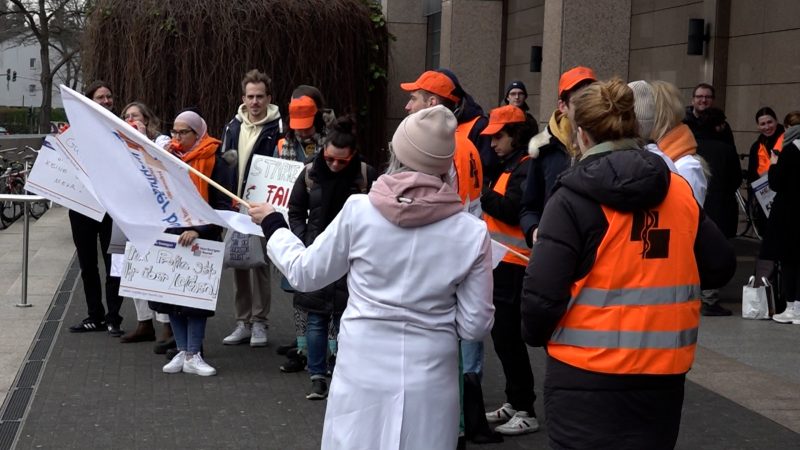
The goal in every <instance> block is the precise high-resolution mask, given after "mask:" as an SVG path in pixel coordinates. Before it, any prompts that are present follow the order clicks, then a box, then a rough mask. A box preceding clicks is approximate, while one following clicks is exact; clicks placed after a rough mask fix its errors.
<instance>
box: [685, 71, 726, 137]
mask: <svg viewBox="0 0 800 450" xmlns="http://www.w3.org/2000/svg"><path fill="white" fill-rule="evenodd" d="M715 92H716V91H715V90H714V86H711V85H710V84H708V83H700V84H698V85H697V86H695V87H694V90H693V91H692V104H691V105H689V106H687V107H686V117H684V118H683V123H685V124H686V125H688V126H689V129H691V130H692V134H694V135H695V138H696V137H697V134H698V132H699V131H700V128H701V125H700V114H701V113H702V112H703V111H705V110H707V109H708V108H711V107H712V106H714V98H715V96H716V93H715ZM718 136H719V138H720V140H722V141H723V142H725V143H726V144H730V145H733V146H734V147H736V143H735V142H734V141H733V132H732V131H731V126H730V125H729V124H728V122H725V127H724V128H723V129H722V130H721V131H720V132H719V133H718Z"/></svg>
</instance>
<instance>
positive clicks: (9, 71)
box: [6, 69, 11, 81]
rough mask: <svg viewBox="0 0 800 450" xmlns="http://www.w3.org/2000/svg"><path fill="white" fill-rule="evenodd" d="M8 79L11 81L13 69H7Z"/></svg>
mask: <svg viewBox="0 0 800 450" xmlns="http://www.w3.org/2000/svg"><path fill="white" fill-rule="evenodd" d="M6 81H11V69H6Z"/></svg>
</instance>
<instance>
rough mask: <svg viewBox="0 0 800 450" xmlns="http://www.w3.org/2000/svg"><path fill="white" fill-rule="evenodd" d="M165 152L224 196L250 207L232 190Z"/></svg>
mask: <svg viewBox="0 0 800 450" xmlns="http://www.w3.org/2000/svg"><path fill="white" fill-rule="evenodd" d="M167 153H168V154H169V155H170V156H172V157H174V158H176V159H178V160H179V161H181V162H182V163H184V164H186V167H188V168H189V171H190V172H192V173H193V174H195V175H197V176H198V177H200V179H202V180H203V181H205V182H206V183H208V184H210V185H211V186H214V187H215V188H217V190H218V191H220V192H222V193H223V194H225V195H226V196H228V197H230V198H231V200H235V201H237V202H239V203H241V204H243V205H245V206H247V207H248V208H250V204H249V203H247V202H246V201H244V200H242V199H241V198H239V197H238V196H236V194H234V193H233V192H231V191H229V190H227V189H225V188H224V187H222V186H220V185H219V183H217V182H216V181H214V180H212V179H211V178H209V177H207V176H206V175H205V174H204V173H203V172H200V171H199V170H197V169H195V168H194V167H192V166H191V165H190V164H187V163H186V162H184V161H183V160H181V159H180V158H178V157H177V156H175V155H173V154H172V153H169V152H167Z"/></svg>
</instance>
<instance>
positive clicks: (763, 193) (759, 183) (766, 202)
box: [750, 174, 775, 217]
mask: <svg viewBox="0 0 800 450" xmlns="http://www.w3.org/2000/svg"><path fill="white" fill-rule="evenodd" d="M750 187H752V188H753V192H754V193H755V194H756V199H757V200H758V204H759V205H761V209H763V210H764V214H766V216H767V217H769V212H770V211H771V210H772V200H774V199H775V191H773V190H772V189H770V188H769V176H768V175H767V174H764V176H763V177H761V178H759V179H757V180H756V181H753V182H752V183H751V184H750Z"/></svg>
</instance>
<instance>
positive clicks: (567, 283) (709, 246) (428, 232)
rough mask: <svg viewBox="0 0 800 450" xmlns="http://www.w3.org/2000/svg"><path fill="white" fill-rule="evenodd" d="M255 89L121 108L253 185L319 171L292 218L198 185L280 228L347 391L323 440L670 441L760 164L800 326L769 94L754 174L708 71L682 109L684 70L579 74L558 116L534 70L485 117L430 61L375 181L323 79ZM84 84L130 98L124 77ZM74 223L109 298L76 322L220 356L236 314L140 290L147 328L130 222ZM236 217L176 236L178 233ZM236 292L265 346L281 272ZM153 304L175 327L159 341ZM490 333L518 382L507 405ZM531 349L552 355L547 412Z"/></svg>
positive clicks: (231, 340) (172, 144) (781, 155)
mask: <svg viewBox="0 0 800 450" xmlns="http://www.w3.org/2000/svg"><path fill="white" fill-rule="evenodd" d="M241 88H242V104H241V106H240V107H239V108H238V109H237V111H236V113H235V115H234V118H233V119H232V120H231V121H230V122H229V123H228V124H227V125H226V127H225V129H224V130H223V132H222V134H221V137H220V139H216V138H214V137H212V136H211V134H209V130H208V129H207V126H206V123H205V121H204V120H203V118H202V111H201V109H196V108H187V109H185V110H184V111H182V112H181V113H180V114H179V115H178V116H177V117H175V119H174V120H173V122H172V128H171V130H170V135H171V139H169V138H168V137H166V136H164V135H162V134H161V130H162V129H161V127H160V121H159V119H158V117H157V116H156V115H155V114H154V113H153V111H151V110H150V109H149V108H148V107H147V106H146V105H145V104H143V103H141V102H132V103H130V104H129V105H127V106H126V107H125V108H124V110H123V111H122V115H121V118H123V119H124V120H126V121H127V122H128V123H129V124H131V126H132V127H134V128H135V129H137V130H138V131H140V132H141V133H143V134H145V135H146V136H147V137H148V138H149V139H151V140H152V141H154V142H155V143H156V144H157V145H159V146H161V147H163V148H164V149H166V150H168V151H169V152H170V153H172V154H173V155H175V156H176V157H178V158H180V159H182V160H183V161H184V162H186V163H188V164H190V165H191V166H192V167H194V168H195V169H197V170H199V171H200V172H202V173H203V174H205V175H206V176H208V177H209V178H211V179H212V180H214V181H215V182H218V183H219V184H221V185H223V186H225V187H227V188H228V189H229V190H231V191H232V192H233V193H235V194H237V195H241V194H242V191H243V190H244V188H245V182H246V177H247V174H248V173H249V166H250V164H251V162H252V158H253V155H264V156H272V157H275V158H282V159H288V160H293V161H299V162H302V163H304V164H305V167H304V168H303V170H302V171H301V173H300V175H299V176H298V178H297V180H296V182H295V184H294V187H293V189H292V194H291V198H290V199H289V213H288V218H289V220H288V222H287V221H286V220H285V219H284V216H282V215H281V214H278V213H276V212H275V211H274V209H273V208H272V207H271V206H270V205H268V204H258V203H254V204H251V205H249V208H248V207H247V205H232V204H231V202H230V201H229V200H227V199H226V198H225V197H223V196H222V195H221V194H220V193H219V192H217V191H216V190H215V189H213V188H211V187H209V185H208V183H207V182H206V181H205V180H203V179H202V178H198V177H196V176H194V175H193V176H192V181H193V182H194V183H195V186H196V187H197V189H198V192H199V193H200V194H201V195H202V196H203V198H204V199H206V201H208V202H209V204H210V205H212V206H213V207H215V208H217V209H225V208H227V209H230V208H232V207H236V208H239V211H240V212H242V213H248V214H250V216H251V217H252V220H253V221H254V222H256V223H258V224H260V225H261V227H262V229H263V231H264V238H263V239H262V240H261V245H262V246H264V247H265V248H266V252H267V255H268V259H269V261H270V263H271V264H272V265H274V267H275V268H277V269H278V270H279V272H280V274H281V276H282V279H281V287H282V288H283V289H284V290H286V291H288V292H291V293H293V306H294V313H293V319H294V329H295V339H294V340H293V341H292V342H290V343H284V344H283V345H280V346H279V347H278V352H279V353H281V354H285V355H286V357H287V360H286V362H285V363H284V364H283V365H281V366H280V370H282V371H284V372H300V371H303V370H307V371H308V374H309V376H310V381H311V383H310V389H309V391H308V392H306V398H308V399H310V400H320V399H325V398H327V399H328V401H327V409H326V415H325V423H324V427H323V431H322V447H323V448H370V449H373V448H374V449H380V448H405V449H417V448H430V449H452V448H457V447H459V448H461V447H463V446H464V445H465V442H466V440H470V441H472V442H475V443H487V442H499V441H501V440H503V436H514V435H519V434H526V433H532V432H536V431H537V430H539V429H540V428H542V426H543V427H544V429H546V430H547V433H548V437H549V444H550V445H551V446H552V447H553V448H673V447H674V445H675V442H676V440H677V436H678V431H679V426H680V416H681V410H682V405H683V397H684V384H685V378H686V373H687V372H688V371H689V369H690V368H691V366H692V362H693V360H694V354H695V348H696V344H697V333H698V328H699V317H700V315H706V316H726V315H731V311H730V310H729V309H727V308H724V307H723V306H721V305H720V304H719V290H718V289H719V288H720V287H722V286H724V285H725V284H726V283H727V282H728V281H729V280H730V278H731V277H732V276H733V272H734V271H735V268H736V260H735V256H734V253H733V247H732V244H731V242H730V239H731V238H733V237H735V236H736V234H737V226H738V222H739V210H738V207H739V205H738V203H737V199H736V195H737V192H738V191H739V189H740V187H741V184H742V179H743V176H744V178H745V179H746V180H747V181H748V182H755V181H757V180H758V179H760V178H762V177H767V179H768V181H769V187H770V188H771V189H772V191H774V192H775V193H776V195H775V199H774V202H773V203H772V209H771V211H770V213H769V214H766V213H764V212H763V211H761V210H760V209H755V211H759V212H760V213H757V214H756V217H754V222H755V226H756V227H757V228H758V229H759V230H760V231H761V234H762V235H763V236H764V240H763V243H762V247H761V250H760V254H759V260H760V262H764V261H766V262H767V263H768V264H767V265H766V266H765V265H764V264H762V270H764V269H763V267H767V269H768V270H767V271H768V273H767V275H770V274H773V273H775V272H777V271H780V273H781V275H782V276H781V277H780V278H781V280H782V286H780V291H781V293H782V295H781V298H783V299H784V300H783V301H784V302H785V306H784V305H783V304H782V303H781V304H779V305H777V306H776V310H775V311H774V313H775V314H774V316H773V318H774V320H775V321H777V322H782V323H795V324H800V302H798V300H800V260H798V259H797V258H798V256H797V255H800V238H798V237H797V233H795V232H794V231H793V229H792V228H793V225H794V224H795V223H796V222H797V221H796V220H794V219H795V218H796V217H795V215H796V214H797V213H796V212H795V210H796V208H793V207H792V205H793V204H795V203H796V196H797V195H800V194H798V192H800V186H799V185H797V183H800V181H797V180H799V179H800V178H798V177H796V176H794V174H795V173H797V170H798V167H797V166H799V165H800V148H798V145H797V144H795V140H796V139H798V138H800V112H792V113H789V114H788V115H787V116H786V117H785V119H784V123H783V124H780V123H778V119H777V115H776V113H775V112H774V111H773V110H772V109H771V108H769V107H764V108H761V109H760V110H759V111H758V112H757V113H756V115H755V120H756V124H757V126H758V129H759V131H760V132H761V134H760V135H759V137H758V139H757V140H756V142H754V143H753V146H752V147H751V149H750V152H749V160H748V166H747V169H746V170H744V171H743V170H742V169H741V166H740V158H739V155H738V154H737V151H736V147H735V143H734V139H733V134H732V131H731V127H730V125H729V124H728V123H727V122H726V117H725V115H724V113H723V112H722V110H720V109H718V108H715V107H714V106H713V103H714V96H715V94H714V92H715V91H714V88H713V87H712V86H711V85H708V84H705V83H701V84H700V85H698V86H697V87H696V88H695V89H694V90H693V92H692V99H691V104H690V105H689V106H684V102H683V101H682V98H681V95H680V91H679V90H678V89H677V87H676V86H674V85H673V84H671V83H668V82H665V81H658V80H656V81H644V80H639V81H632V82H631V83H628V84H626V83H625V82H623V81H622V80H620V79H618V78H614V79H611V80H599V79H598V77H597V76H596V75H595V73H594V71H593V70H592V69H590V68H587V67H575V68H572V69H570V70H568V71H566V72H564V73H563V74H562V76H561V78H560V80H559V84H558V96H557V104H556V105H554V106H555V108H554V111H553V113H552V114H551V115H550V117H548V118H547V119H546V120H544V121H543V122H542V123H543V129H542V130H541V131H540V130H539V124H538V122H537V121H536V119H535V118H534V117H533V116H532V115H531V111H530V110H529V108H528V105H527V102H526V100H527V96H528V91H527V88H526V86H525V85H524V84H523V83H522V82H521V81H512V82H511V83H509V85H508V86H507V88H506V89H505V91H504V95H503V98H502V99H501V101H500V103H501V106H499V107H497V108H493V109H491V110H490V111H488V112H485V111H484V109H483V108H482V107H481V106H480V105H478V104H477V102H475V100H474V99H473V98H472V96H470V95H469V94H468V93H467V91H466V90H465V88H464V87H463V86H462V85H461V84H460V82H459V80H458V78H457V77H456V75H455V74H454V73H453V72H451V71H449V70H447V69H438V70H431V71H426V72H424V73H422V74H420V76H419V77H418V78H417V79H416V80H415V81H412V82H407V83H402V84H401V88H402V89H403V90H405V91H407V92H408V95H409V100H408V103H407V105H406V112H407V113H408V116H407V117H406V118H405V119H404V120H403V121H402V122H401V123H400V125H399V127H398V128H397V130H396V132H395V133H394V135H393V137H392V140H391V143H390V146H389V148H390V154H389V158H390V161H389V165H388V167H387V168H386V169H385V170H384V171H383V173H382V175H380V176H378V175H379V173H378V171H377V170H376V169H375V168H373V167H372V166H370V165H369V164H367V163H366V162H364V161H362V160H361V158H360V156H359V152H358V148H357V144H356V142H357V139H356V129H357V126H356V125H357V124H356V123H355V121H354V119H353V117H351V116H347V115H345V116H341V117H336V115H335V114H334V112H333V111H332V110H330V109H328V108H327V106H326V104H325V100H324V96H323V93H322V92H320V91H319V89H317V88H315V87H313V86H308V85H301V86H298V87H297V88H296V89H295V90H294V91H293V93H292V95H291V98H290V99H289V101H288V102H287V106H288V108H287V109H288V112H289V117H288V120H285V119H284V118H281V114H280V110H279V108H278V106H277V105H276V104H274V103H273V98H272V92H273V89H272V82H271V80H270V78H269V76H268V75H266V74H264V73H262V72H259V71H258V70H252V71H250V72H248V73H247V74H246V75H245V76H244V78H243V80H242V86H241ZM85 94H86V95H87V97H89V98H91V99H92V100H94V101H95V102H97V103H99V104H101V105H102V106H104V107H106V108H108V109H109V110H111V109H113V93H112V90H111V87H110V86H109V85H108V84H106V83H103V82H96V83H94V84H92V85H90V86H89V87H88V88H87V90H86V92H85ZM751 195H753V193H751ZM70 222H71V224H72V229H73V238H74V240H75V245H76V248H77V250H78V257H79V262H80V265H81V269H82V278H83V282H84V289H85V291H86V294H87V295H86V299H87V309H88V317H87V318H86V319H85V320H83V321H82V322H81V323H79V324H77V325H75V326H73V327H71V328H70V330H71V331H73V332H88V331H107V332H108V333H109V334H110V335H112V336H117V337H119V336H121V337H120V342H123V343H134V342H152V341H156V339H158V341H157V342H156V344H155V348H154V350H155V352H156V353H167V355H168V358H169V363H167V364H166V365H165V366H164V367H163V371H164V372H165V373H178V372H185V373H193V374H197V375H201V376H210V375H215V374H216V369H214V367H212V365H211V364H209V363H208V362H206V361H205V360H204V359H203V356H202V354H203V339H204V331H205V324H206V321H207V320H208V317H210V316H211V315H213V314H214V313H213V312H209V311H203V310H197V309H193V308H187V307H178V306H174V305H167V304H163V303H155V302H150V303H149V304H148V302H144V301H140V300H136V301H135V305H136V314H137V320H138V325H137V327H136V328H135V330H133V331H131V332H129V333H127V334H124V332H123V331H122V329H121V323H122V317H121V316H120V315H119V309H120V304H121V298H120V297H119V295H118V293H117V289H118V284H119V281H118V278H115V277H112V276H109V275H108V274H109V272H108V270H109V266H110V264H109V261H107V260H106V261H105V262H106V275H107V277H106V280H107V282H106V305H107V311H106V309H105V308H104V307H103V304H102V301H101V299H102V292H101V291H102V289H101V283H100V276H99V272H98V267H97V266H98V261H97V257H96V254H97V251H96V250H97V249H96V242H97V239H98V238H99V239H100V243H101V249H102V252H103V254H104V255H106V250H107V247H108V245H109V240H110V234H111V228H112V226H113V225H112V220H111V218H110V217H108V216H106V218H105V219H104V220H103V221H102V222H99V223H98V222H95V221H93V220H91V219H88V218H84V217H82V216H80V215H79V214H76V213H73V212H70ZM222 231H223V230H221V229H220V228H219V227H216V226H205V227H193V228H186V229H170V230H168V232H171V233H174V234H176V235H178V238H177V239H178V243H179V244H181V245H189V244H191V243H192V242H194V241H195V240H196V239H198V238H202V239H211V240H221V239H222V234H223V233H222ZM500 249H502V250H500ZM498 252H500V253H501V254H502V255H501V256H498ZM493 256H494V258H493ZM106 259H107V258H106ZM757 266H758V265H757ZM234 289H235V295H234V298H235V301H234V306H235V307H234V311H233V312H232V314H230V313H227V312H224V313H225V314H229V315H232V316H233V317H232V318H231V320H230V321H231V322H235V325H234V327H233V330H232V331H231V333H230V334H229V335H228V336H226V337H225V338H224V339H223V341H222V343H223V344H225V345H237V344H249V345H250V346H252V347H261V346H264V345H266V344H267V342H268V336H267V331H268V329H269V323H268V316H269V311H270V303H271V294H270V267H268V266H267V267H263V266H262V267H257V268H253V269H236V270H235V276H234ZM221 313H223V312H221ZM153 318H155V319H156V320H157V321H158V322H161V323H163V324H164V326H163V332H162V333H161V336H160V337H159V338H157V337H156V334H157V332H156V329H155V327H154V325H153V322H152V321H153ZM488 335H491V337H492V342H493V349H494V351H495V353H496V354H497V356H498V359H499V360H500V363H501V366H502V370H503V375H504V378H505V401H504V402H503V404H502V405H499V407H497V408H496V409H491V408H489V410H488V411H487V408H484V402H483V395H482V392H481V379H482V377H483V360H484V347H483V341H484V339H485V338H486V337H487V336H488ZM527 346H534V347H545V348H546V350H547V352H546V373H545V377H544V380H542V381H540V384H541V385H542V386H543V392H544V412H545V415H544V417H545V420H544V423H543V424H542V423H540V419H539V416H537V412H536V411H535V408H534V403H535V400H536V395H535V393H534V377H533V372H532V370H531V361H530V357H529V355H528V350H527ZM376 348H379V349H380V350H379V351H375V349H376Z"/></svg>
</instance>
